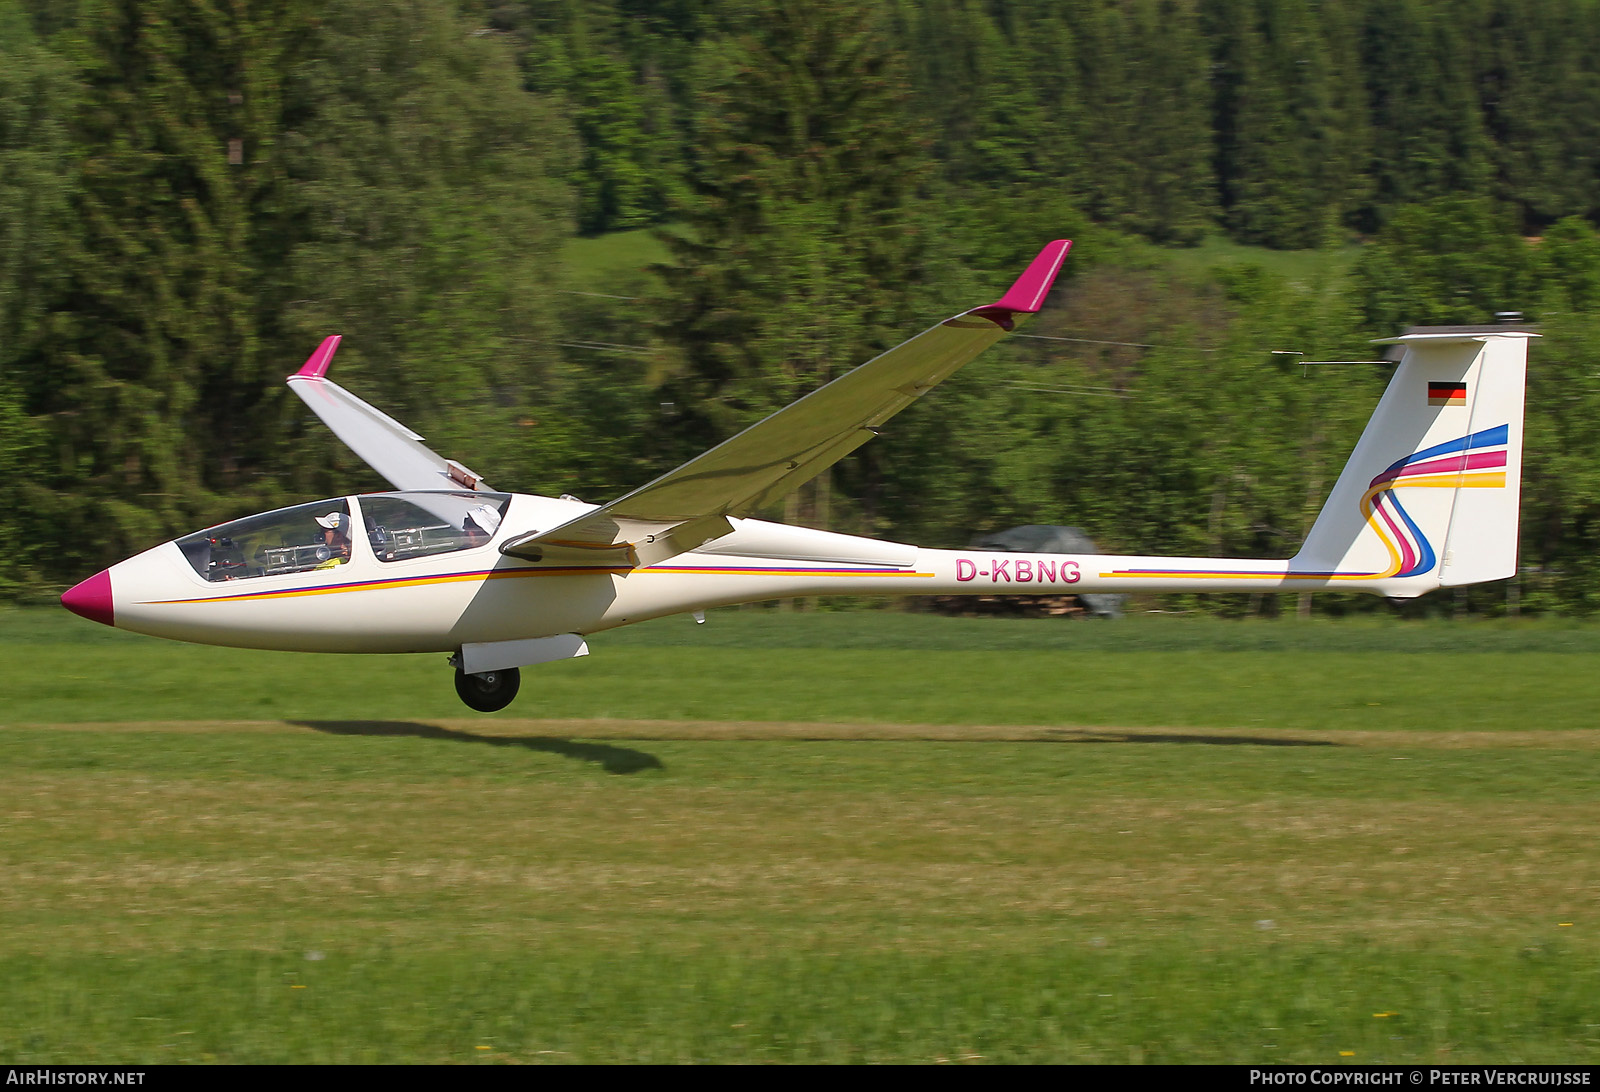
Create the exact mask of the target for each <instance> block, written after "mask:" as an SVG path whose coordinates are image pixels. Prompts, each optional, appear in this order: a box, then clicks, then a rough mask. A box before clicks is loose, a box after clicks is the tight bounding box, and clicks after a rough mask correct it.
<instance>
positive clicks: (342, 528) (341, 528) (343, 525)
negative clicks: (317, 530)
mask: <svg viewBox="0 0 1600 1092" xmlns="http://www.w3.org/2000/svg"><path fill="white" fill-rule="evenodd" d="M317 524H318V526H321V527H326V528H327V529H328V530H330V531H338V532H339V533H341V534H347V533H349V531H350V517H349V516H347V515H345V514H344V513H343V512H329V513H328V514H327V515H325V516H318V517H317Z"/></svg>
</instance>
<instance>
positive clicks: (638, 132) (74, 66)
mask: <svg viewBox="0 0 1600 1092" xmlns="http://www.w3.org/2000/svg"><path fill="white" fill-rule="evenodd" d="M1597 219H1600V0H1535V2H1532V3H1526V2H1515V3H1514V2H1512V0H1451V2H1445V0H1348V2H1339V3H1335V2H1331V0H1328V2H1319V0H986V2H979V0H655V2H651V0H76V2H73V0H0V539H3V541H4V542H5V543H6V549H5V550H4V551H0V596H4V597H9V598H18V599H28V598H39V597H44V596H48V595H50V594H53V593H54V592H58V591H59V590H60V588H61V587H62V586H64V585H65V584H68V583H71V582H73V581H75V580H77V579H81V578H82V577H84V576H86V575H88V574H89V573H90V572H92V571H93V570H94V569H96V568H98V567H103V566H104V565H106V564H108V563H110V562H111V561H114V560H116V559H118V558H120V557H122V556H125V555H127V554H129V553H132V552H134V551H136V550H139V549H143V548H146V547H148V546H150V545H153V544H155V543H157V542H159V541H162V540H164V539H167V538H170V537H173V536H174V535H176V534H179V533H182V532H184V531H188V530H192V529H193V528H195V527H198V526H203V525H207V524H209V523H213V522H217V521H219V520H222V519H226V518H230V517H233V516H238V515H242V514H245V513H248V512H253V511H259V510H262V509H267V508H272V507H276V506H280V505H284V504H289V503H293V502H295V501H299V500H306V499H311V498H314V497H318V496H329V495H335V494H339V493H343V492H348V491H352V490H358V489H375V488H382V487H383V485H382V483H381V482H380V481H379V480H378V479H376V478H375V476H374V475H372V473H371V472H370V471H368V470H367V469H366V468H365V467H364V466H362V465H361V464H360V463H359V462H358V461H357V460H355V459H354V457H353V456H351V455H350V454H349V453H348V452H346V451H345V450H344V449H343V448H342V447H340V446H339V445H338V443H337V441H334V440H333V439H332V438H331V437H330V436H328V435H327V434H326V432H325V431H324V430H323V429H321V427H320V426H318V425H317V424H316V423H315V421H314V420H313V419H312V418H311V416H310V414H309V413H307V412H306V411H305V410H304V408H303V407H302V406H301V404H300V403H299V402H298V400H296V399H295V398H294V397H293V396H292V395H291V394H289V393H288V391H287V390H286V389H285V387H284V385H283V382H282V380H283V376H284V375H285V374H287V373H288V372H290V371H292V370H293V369H294V368H295V367H296V366H298V364H299V363H300V361H301V360H303V359H304V358H305V356H306V355H307V354H308V353H309V352H310V350H311V349H312V348H313V347H314V346H315V345H316V344H317V342H318V341H319V340H320V338H321V337H322V336H324V335H325V334H328V333H334V332H337V333H342V334H344V335H345V342H344V346H343V348H342V349H341V351H340V355H339V359H338V361H337V364H336V373H335V374H336V377H337V378H338V380H339V381H340V382H341V383H342V384H344V385H346V386H348V387H350V388H351V389H353V390H355V391H356V392H358V393H360V394H361V395H362V396H363V397H365V398H368V399H369V400H370V401H372V402H373V403H374V404H376V405H379V406H381V407H383V408H384V409H385V410H387V411H389V412H391V413H393V414H394V415H395V416H396V417H397V418H399V419H401V420H403V421H405V422H407V423H408V424H409V425H411V426H412V427H413V428H416V429H417V430H418V431H419V432H421V433H423V434H424V435H426V436H427V437H428V439H429V443H430V444H431V445H432V446H434V447H435V448H436V449H438V450H440V451H442V452H445V453H447V454H450V455H452V456H454V457H457V458H459V459H461V460H462V461H463V462H465V463H466V464H467V465H469V466H473V467H476V468H478V469H480V470H482V471H484V472H485V473H486V474H488V475H489V477H490V480H491V481H493V482H494V483H495V485H496V486H497V487H500V488H509V489H518V490H524V491H533V492H545V493H560V492H571V493H575V494H577V495H579V496H583V497H585V498H586V499H591V500H595V501H603V500H607V499H610V498H611V497H612V496H615V495H616V494H618V493H619V492H621V491H623V490H625V489H627V488H630V487H632V486H634V485H638V484H640V483H642V482H643V481H645V480H647V479H649V478H650V477H652V476H654V475H655V474H656V473H658V472H660V471H662V470H664V469H667V468H669V467H671V466H673V465H676V463H677V462H678V461H681V460H682V459H683V458H686V457H688V456H690V455H692V454H695V453H697V452H698V451H700V450H703V449H704V448H705V447H707V446H709V445H710V444H712V443H714V442H716V441H717V440H719V439H721V438H724V437H726V436H727V435H729V434H730V433H731V432H733V431H735V430H737V429H738V428H740V427H743V426H744V425H747V424H749V423H751V422H752V421H754V420H756V419H758V418H759V417H761V416H762V415H764V414H766V413H768V412H771V411H772V410H773V409H776V408H777V407H779V406H781V405H783V404H784V403H786V402H788V401H790V400H791V399H793V398H794V397H796V396H797V395H799V394H801V393H804V392H805V391H806V390H809V389H811V388H813V387H814V386H816V385H817V384H818V383H820V382H823V381H825V380H826V379H828V378H830V377H831V376H833V375H836V374H839V372H840V371H842V370H843V369H846V368H848V367H850V366H853V365H854V364H857V363H860V362H861V361H863V360H865V359H867V358H868V357H870V356H871V355H873V354H874V353H875V352H877V351H880V350H882V349H883V348H886V347H888V346H890V345H893V344H895V343H896V342H898V341H899V340H902V339H903V338H904V337H906V336H908V335H910V334H911V333H914V332H916V331H917V330H919V329H921V328H922V327H924V326H926V325H928V324H929V323H931V322H933V321H936V320H938V319H940V318H943V317H944V316H945V315H947V314H949V313H950V312H952V311H954V310H958V309H961V308H964V307H967V306H971V305H974V304H977V303H982V302H986V301H987V300H988V299H990V298H992V296H993V294H994V293H996V292H998V291H999V290H1000V289H1002V288H1004V286H1005V284H1007V283H1008V282H1009V278H1010V277H1011V276H1012V275H1014V274H1015V273H1016V272H1017V271H1018V270H1020V268H1021V267H1022V264H1023V263H1025V262H1026V260H1027V259H1028V257H1030V256H1031V255H1032V253H1033V252H1034V251H1035V250H1036V249H1037V247H1038V246H1039V245H1041V244H1042V243H1043V242H1045V241H1046V240H1049V239H1051V238H1057V237H1062V236H1068V237H1072V238H1075V239H1076V240H1077V247H1076V249H1075V252H1074V255H1073V257H1072V259H1071V260H1070V262H1069V267H1068V269H1069V277H1068V278H1067V279H1066V280H1065V281H1064V282H1063V284H1062V286H1061V287H1059V288H1058V289H1057V290H1056V293H1055V296H1054V299H1053V301H1052V304H1051V306H1050V307H1049V308H1048V309H1047V310H1046V312H1045V314H1044V315H1042V316H1041V318H1040V319H1039V320H1038V321H1037V322H1035V323H1034V324H1033V325H1032V326H1030V327H1029V329H1028V331H1027V332H1028V334H1030V335H1031V336H1030V337H1028V338H1017V339H1013V340H1012V342H1011V343H1009V344H1008V346H1007V347H1005V348H1003V349H1001V350H998V351H995V352H992V353H991V354H989V355H988V356H986V357H984V358H982V359H980V360H979V361H978V362H977V363H975V364H973V365H971V366H970V367H969V368H968V369H967V370H966V371H965V372H963V373H962V374H960V375H958V376H957V377H956V378H955V379H953V380H951V381H950V382H949V383H948V384H947V385H946V386H945V387H944V388H942V389H941V391H940V392H939V393H938V394H937V395H935V396H934V397H932V398H929V399H927V400H925V401H924V402H923V403H921V404H919V405H918V406H917V407H915V408H914V409H912V410H910V411H908V412H907V413H905V414H904V415H902V416H901V417H899V418H896V419H895V421H894V422H893V424H892V426H891V427H890V428H889V429H887V430H886V433H885V435H884V436H882V437H881V438H880V439H878V440H876V441H874V442H873V443H872V444H869V445H867V447H865V448H863V449H862V450H861V451H860V452H859V453H857V455H855V456H852V457H851V458H850V459H849V460H847V461H846V462H844V463H842V464H840V465H839V466H838V467H836V468H835V470H834V471H833V472H832V473H830V474H828V475H825V476H824V477H823V478H820V479H818V480H817V481H815V482H813V483H811V484H810V485H808V486H807V487H805V488H804V489H803V490H802V491H801V492H799V493H798V494H796V495H794V496H793V497H791V498H790V499H789V500H788V501H787V502H786V504H785V505H784V506H783V510H782V511H780V512H775V513H773V514H774V515H776V516H779V517H781V518H788V519H792V520H796V521H800V522H805V523H810V524H812V525H815V526H827V527H831V528H834V529H837V530H842V531H848V532H852V533H861V534H870V535H875V536H882V537H887V538H894V539H900V540H905V541H913V542H919V543H923V544H926V545H936V546H948V545H956V544H960V543H964V542H965V541H967V540H968V539H969V538H970V537H971V536H972V535H973V534H975V533H977V532H981V531H986V530H992V529H995V528H999V527H1006V526H1011V525H1014V524H1020V523H1068V524H1076V525H1079V526H1082V527H1084V528H1086V529H1087V530H1088V531H1089V532H1090V533H1091V534H1092V535H1093V536H1094V537H1095V538H1096V539H1097V540H1098V541H1099V542H1100V544H1101V545H1102V546H1103V547H1104V548H1106V549H1108V550H1139V551H1141V552H1151V553H1196V552H1200V553H1223V554H1237V555H1246V556H1250V555H1253V556H1287V554H1289V553H1291V552H1292V551H1293V549H1294V548H1295V546H1296V545H1297V544H1298V542H1299V540H1300V538H1301V537H1302V536H1303V535H1304V533H1305V531H1306V530H1307V528H1308V527H1309V525H1310V521H1311V519H1312V518H1313V517H1314V516H1315V514H1316V510H1317V508H1318V507H1319V506H1320V504H1321V502H1322V499H1323V497H1324V495H1325V493H1326V491H1327V489H1328V488H1329V487H1330V486H1331V483H1332V481H1333V478H1334V476H1335V475H1336V474H1337V470H1338V468H1339V466H1341V465H1342V463H1343V461H1344V459H1345V456H1346V455H1347V454H1348V452H1349V449H1350V447H1351V445H1352V444H1353V443H1354V440H1355V436H1356V434H1357V432H1358V431H1359V428H1360V426H1361V423H1362V422H1363V421H1364V420H1365V419H1366V416H1367V414H1368V413H1369V411H1370V409H1371V406H1372V405H1373V403H1374V401H1375V399H1376V397H1377V394H1378V392H1379V391H1380V390H1381V389H1382V385H1383V383H1384V382H1385V381H1386V379H1387V374H1388V373H1387V369H1386V368H1385V367H1384V366H1383V365H1381V364H1369V365H1338V366H1334V365H1322V364H1308V363H1304V362H1306V361H1370V360H1373V359H1375V356H1374V350H1373V348H1372V347H1371V346H1370V345H1369V344H1368V342H1369V340H1370V339H1371V338H1374V337H1383V336H1390V335H1393V334H1395V333H1398V332H1399V330H1400V328H1402V327H1404V326H1405V325H1407V324H1411V323H1449V322H1482V321H1487V320H1488V318H1489V317H1490V315H1491V314H1493V313H1494V312H1497V311H1521V312H1523V313H1525V314H1527V315H1528V316H1529V317H1530V318H1533V319H1536V320H1537V321H1538V322H1539V323H1540V329H1541V330H1542V332H1543V333H1544V334H1545V335H1546V336H1545V337H1544V338H1543V340H1542V341H1540V342H1539V343H1537V344H1536V346H1535V348H1534V350H1533V353H1532V365H1531V377H1530V384H1531V387H1530V398H1529V428H1528V434H1527V448H1528V451H1527V463H1526V473H1525V489H1524V498H1525V499H1524V514H1523V532H1522V544H1523V545H1522V557H1523V563H1524V572H1523V574H1522V575H1521V576H1520V577H1519V578H1517V580H1515V581H1513V582H1512V585H1511V586H1510V587H1509V588H1508V587H1505V586H1493V587H1488V588H1483V589H1478V590H1476V591H1474V592H1472V593H1471V595H1470V596H1468V595H1465V594H1463V595H1462V596H1460V597H1458V598H1457V599H1456V600H1454V601H1452V602H1450V603H1446V604H1443V607H1444V608H1446V609H1462V608H1463V607H1465V608H1468V609H1472V610H1477V611H1484V612H1499V611H1503V610H1505V609H1507V604H1508V603H1514V604H1516V606H1517V608H1518V609H1521V610H1538V611H1562V612H1573V613H1581V612H1588V611H1591V610H1594V609H1596V608H1600V564H1597V563H1596V561H1595V557H1594V555H1595V536H1596V531H1597V530H1600V466H1597V465H1596V464H1597V460H1596V458H1595V456H1596V453H1597V452H1600V442H1597V441H1600V381H1597V372H1596V363H1595V362H1596V360H1597V359H1600V236H1597V234H1596V231H1595V227H1594V225H1595V223H1596V221H1597ZM619 233H632V234H629V235H620V234H619ZM608 237H615V238H619V239H622V240H624V241H628V240H631V241H632V242H633V243H636V244H639V252H640V253H647V254H648V253H655V254H657V255H659V258H658V259H657V260H651V259H649V258H644V259H641V260H639V261H637V262H634V263H632V264H628V263H623V264H622V266H621V267H620V268H619V267H617V266H615V265H611V266H606V267H605V268H604V269H603V270H602V271H601V272H600V273H599V274H597V273H596V270H595V269H594V268H591V267H588V266H586V264H585V260H584V259H583V258H582V255H584V254H587V253H591V252H592V251H593V246H589V247H588V248H586V246H585V243H586V242H587V243H589V244H596V243H598V242H599V241H600V240H603V239H605V238H608ZM1224 252H1225V253H1226V254H1228V255H1229V256H1230V257H1229V260H1227V261H1220V260H1219V261H1212V260H1209V259H1206V258H1203V257H1201V256H1203V255H1208V254H1220V253H1224ZM1286 350H1292V353H1290V352H1287V351H1286ZM1318 602H1319V603H1322V602H1324V600H1322V599H1319V600H1318ZM1326 605H1327V606H1328V608H1329V609H1335V610H1343V609H1351V607H1352V605H1351V604H1349V603H1348V602H1347V601H1345V600H1344V599H1342V598H1341V597H1337V596H1330V597H1327V599H1326ZM1211 609H1221V610H1226V611H1236V612H1237V611H1263V612H1274V611H1276V610H1278V609H1280V604H1278V603H1277V602H1276V598H1275V597H1271V596H1267V597H1260V596H1257V597H1252V598H1250V599H1249V600H1245V599H1243V598H1242V597H1241V598H1237V599H1236V597H1221V598H1220V599H1219V600H1217V601H1216V606H1215V607H1214V608H1211ZM1415 609H1430V608H1428V607H1426V606H1423V607H1419V608H1415ZM1433 609H1439V606H1438V605H1436V606H1435V607H1434V608H1433Z"/></svg>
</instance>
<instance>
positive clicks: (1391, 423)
mask: <svg viewBox="0 0 1600 1092" xmlns="http://www.w3.org/2000/svg"><path fill="white" fill-rule="evenodd" d="M1537 336H1538V335H1537V334H1530V333H1527V332H1525V331H1519V330H1514V329H1510V328H1507V327H1504V326H1482V327H1469V326H1458V327H1431V328H1430V327H1419V328H1417V329H1414V330H1412V331H1411V332H1409V333H1407V334H1405V335H1404V336H1402V337H1398V338H1391V339H1386V342H1385V343H1388V344H1398V345H1402V346H1404V355H1403V356H1402V357H1401V360H1400V364H1399V366H1398V367H1397V368H1396V369H1395V373H1394V378H1393V379H1391V380H1390V382H1389V387H1388V389H1387V390H1385V391H1384V393H1383V398H1382V400H1381V401H1380V402H1379V403H1378V408H1377V410H1376V411H1375V412H1374V413H1373V415H1372V419H1371V420H1370V421H1369V422H1368V423H1367V428H1366V431H1365V432H1363V433H1362V434H1361V439H1360V441H1359V442H1358V443H1357V444H1356V449H1355V451H1354V453H1353V454H1352V455H1351V456H1350V461H1349V462H1348V463H1347V464H1346V465H1345V468H1344V472H1343V473H1342V474H1341V475H1340V476H1339V481H1338V482H1337V483H1336V484H1335V485H1334V487H1333V493H1332V494H1331V495H1330V496H1329V497H1328V502H1327V504H1326V505H1324V506H1323V509H1322V511H1321V512H1320V513H1319V514H1318V516H1317V520H1316V523H1315V524H1313V525H1312V528H1311V534H1310V535H1309V536H1308V537H1307V538H1306V543H1305V545H1304V546H1303V547H1301V549H1300V552H1299V554H1297V555H1296V556H1295V558H1294V560H1293V561H1292V562H1291V563H1290V569H1291V571H1301V572H1324V573H1328V574H1330V575H1333V574H1336V576H1335V578H1336V579H1345V580H1351V579H1355V580H1360V581H1361V582H1362V584H1363V585H1364V586H1365V587H1369V588H1371V589H1372V590H1374V591H1380V592H1382V593H1383V594H1385V595H1390V596H1395V597H1398V598H1410V597H1413V596H1417V595H1421V594H1423V593H1424V592H1426V591H1429V590H1431V589H1433V588H1437V587H1453V586H1455V585H1459V584H1474V583H1478V582H1480V581H1484V580H1499V579H1503V578H1505V577H1509V576H1513V575H1515V573H1516V571H1517V511H1518V503H1519V501H1520V498H1521V484H1522V415H1523V392H1524V386H1525V381H1526V373H1527V364H1528V340H1529V339H1530V338H1533V337H1537Z"/></svg>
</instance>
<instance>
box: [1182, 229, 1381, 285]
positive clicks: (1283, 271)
mask: <svg viewBox="0 0 1600 1092" xmlns="http://www.w3.org/2000/svg"><path fill="white" fill-rule="evenodd" d="M1157 253H1159V254H1161V255H1162V257H1163V259H1164V260H1165V261H1167V262H1168V263H1169V264H1170V265H1171V266H1172V267H1173V268H1174V269H1178V270H1182V271H1185V272H1190V273H1202V272H1205V271H1206V270H1209V269H1214V268H1218V267H1224V268H1225V267H1228V266H1248V265H1254V266H1260V267H1261V268H1263V269H1265V270H1266V271H1267V272H1269V273H1274V274H1276V275H1278V276H1280V277H1283V278H1284V279H1286V280H1288V281H1291V282H1293V283H1296V284H1300V285H1302V286H1305V287H1313V286H1316V285H1323V284H1336V283H1338V282H1340V281H1342V280H1343V279H1344V277H1345V275H1346V274H1347V273H1349V272H1350V270H1351V268H1352V267H1353V266H1354V265H1355V263H1356V259H1357V258H1359V257H1360V255H1361V247H1360V246H1358V245H1346V246H1333V247H1324V248H1322V249H1320V250H1270V249H1268V248H1267V247H1259V246H1246V245H1244V244H1243V243H1236V242H1234V241H1233V240H1231V239H1228V238H1226V237H1225V236H1221V235H1213V236H1209V237H1207V238H1206V240H1205V241H1204V242H1202V243H1201V244H1200V245H1199V246H1195V247H1185V248H1164V249H1161V250H1158V251H1157Z"/></svg>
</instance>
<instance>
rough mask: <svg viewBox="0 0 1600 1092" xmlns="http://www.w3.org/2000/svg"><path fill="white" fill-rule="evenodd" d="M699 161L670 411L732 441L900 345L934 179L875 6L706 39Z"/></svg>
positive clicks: (675, 329)
mask: <svg viewBox="0 0 1600 1092" xmlns="http://www.w3.org/2000/svg"><path fill="white" fill-rule="evenodd" d="M696 79H697V83H698V88H699V90H698V101H699V103H700V109H699V112H698V113H697V115H696V116H695V118H694V119H693V145H694V155H695V162H694V164H693V166H692V174H691V181H690V188H691V193H690V195H689V196H688V197H687V198H686V200H685V201H684V203H683V205H682V208H681V215H680V216H679V222H680V224H681V229H680V230H675V231H672V232H670V233H667V234H665V235H663V236H662V238H663V241H664V242H666V244H667V245H668V247H669V248H670V249H671V250H672V252H673V255H674V259H675V263H674V264H673V265H669V266H666V267H664V268H663V270H662V273H663V276H664V278H665V280H666V283H667V300H666V309H665V312H664V316H663V318H662V321H661V326H660V331H661V334H662V336H663V338H664V340H665V341H666V342H667V344H668V346H669V347H670V348H671V350H672V352H673V353H674V356H675V358H676V359H675V361H674V363H673V365H672V367H671V378H670V381H669V382H668V383H667V385H666V386H665V387H664V392H665V395H666V399H667V400H668V401H671V402H672V403H674V404H675V405H676V406H677V407H678V408H679V409H680V411H681V413H682V418H681V421H680V424H681V427H682V430H683V431H684V433H685V435H686V436H689V437H690V438H691V439H692V441H693V443H696V444H700V443H704V441H705V440H707V439H712V438H721V437H724V436H727V435H729V434H730V433H731V432H733V431H735V430H737V429H738V428H741V427H743V426H745V425H747V424H750V423H752V422H753V421H754V420H756V419H758V418H759V417H762V416H765V415H766V414H767V413H770V412H772V411H773V410H775V409H777V408H779V407H780V406H782V405H784V404H786V403H788V402H790V401H792V400H793V399H794V398H795V397H797V396H798V395H800V394H803V393H805V392H806V391H807V390H810V389H811V388H813V387H815V386H816V385H818V383H819V381H822V380H825V379H828V378H831V376H832V374H833V372H834V369H836V368H839V367H841V366H846V367H847V366H850V365H851V364H854V363H859V362H861V361H862V360H865V359H866V358H867V357H869V356H871V355H873V353H874V352H875V351H878V350H881V349H883V348H886V347H887V344H888V343H892V342H889V339H890V338H892V337H893V336H894V335H895V334H897V333H903V330H904V323H905V322H906V320H907V318H908V300H907V293H906V290H905V289H906V286H907V285H909V284H915V283H916V282H917V281H918V280H919V279H920V278H919V274H920V270H921V265H922V261H923V254H924V241H923V238H922V235H921V230H920V229H921V221H920V218H919V215H918V214H919V205H920V202H921V189H922V185H923V181H924V178H925V177H926V174H927V171H928V165H927V161H926V159H925V156H924V148H923V144H922V142H921V141H920V140H919V139H918V137H917V135H916V131H915V128H914V126H913V124H912V122H911V119H910V117H909V115H908V113H907V111H906V108H905V107H906V96H907V87H906V85H905V82H904V75H903V62H902V60H901V58H900V56H899V55H898V53H897V52H896V51H895V50H894V49H893V48H892V47H891V45H890V43H889V42H888V41H887V39H886V38H885V37H884V34H883V30H882V25H881V19H880V18H879V16H878V13H877V12H875V11H874V9H873V8H871V7H862V6H861V5H857V4H849V3H843V2H833V0H808V2H806V3H800V4H779V5H774V6H772V7H771V9H770V10H768V11H767V12H766V14H765V16H764V17H763V18H762V19H761V20H760V21H759V24H758V27H757V29H755V30H752V31H750V32H749V33H745V34H740V35H736V36H732V37H726V38H720V39H716V40H710V41H707V42H706V43H704V44H703V45H702V47H701V50H700V53H699V56H698V60H697V66H696Z"/></svg>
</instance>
